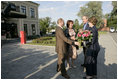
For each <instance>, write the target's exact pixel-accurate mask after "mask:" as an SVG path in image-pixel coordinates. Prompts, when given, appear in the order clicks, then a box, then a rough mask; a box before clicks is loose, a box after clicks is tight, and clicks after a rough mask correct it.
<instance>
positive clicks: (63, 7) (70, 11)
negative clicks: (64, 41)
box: [33, 1, 113, 24]
mask: <svg viewBox="0 0 118 80" xmlns="http://www.w3.org/2000/svg"><path fill="white" fill-rule="evenodd" d="M33 2H35V3H38V4H40V6H39V8H38V12H39V18H45V17H51V19H52V21H57V19H58V18H63V19H64V20H65V22H66V21H67V20H69V19H71V20H75V19H78V20H79V23H80V24H81V23H82V20H81V18H80V17H78V16H77V13H78V12H79V10H80V7H82V6H84V5H85V4H86V3H88V2H89V1H33ZM112 9H113V6H112V1H102V10H103V14H106V13H110V12H111V11H112Z"/></svg>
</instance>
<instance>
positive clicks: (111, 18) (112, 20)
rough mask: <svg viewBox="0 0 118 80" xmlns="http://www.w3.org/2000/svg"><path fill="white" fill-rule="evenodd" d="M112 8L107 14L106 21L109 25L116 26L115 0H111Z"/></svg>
mask: <svg viewBox="0 0 118 80" xmlns="http://www.w3.org/2000/svg"><path fill="white" fill-rule="evenodd" d="M112 6H113V10H112V11H111V13H110V14H109V16H108V19H107V23H108V26H109V27H115V29H116V28H117V1H112Z"/></svg>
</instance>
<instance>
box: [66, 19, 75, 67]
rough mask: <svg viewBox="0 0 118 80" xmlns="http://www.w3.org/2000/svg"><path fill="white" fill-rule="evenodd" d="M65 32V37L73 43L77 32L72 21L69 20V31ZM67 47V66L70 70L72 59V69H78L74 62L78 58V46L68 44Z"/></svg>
mask: <svg viewBox="0 0 118 80" xmlns="http://www.w3.org/2000/svg"><path fill="white" fill-rule="evenodd" d="M64 32H65V36H66V37H67V38H69V39H71V40H73V41H75V35H76V33H75V31H74V29H73V21H72V20H68V21H67V29H66V30H65V31H64ZM66 47H67V53H68V56H67V66H68V67H69V68H71V65H70V64H71V63H70V59H71V62H72V67H73V68H76V66H75V65H74V60H75V59H76V58H77V49H76V46H74V45H69V44H66Z"/></svg>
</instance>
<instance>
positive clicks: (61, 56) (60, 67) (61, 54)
mask: <svg viewBox="0 0 118 80" xmlns="http://www.w3.org/2000/svg"><path fill="white" fill-rule="evenodd" d="M57 23H58V26H57V28H56V49H55V50H56V52H57V54H58V64H57V72H59V71H61V74H62V76H63V77H65V78H67V79H69V78H70V77H69V76H68V74H67V71H66V69H65V60H66V59H67V50H66V43H68V44H71V45H78V44H79V43H78V42H73V41H72V40H70V39H67V38H66V37H65V35H64V32H63V26H64V20H63V19H62V18H60V19H58V21H57ZM73 39H74V37H73Z"/></svg>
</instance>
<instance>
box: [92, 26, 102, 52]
mask: <svg viewBox="0 0 118 80" xmlns="http://www.w3.org/2000/svg"><path fill="white" fill-rule="evenodd" d="M90 31H91V32H92V34H93V38H92V45H90V49H92V50H94V51H97V52H99V50H100V46H99V42H98V30H97V28H96V26H93V27H92V28H90Z"/></svg>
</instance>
